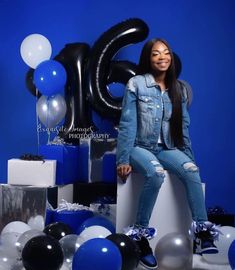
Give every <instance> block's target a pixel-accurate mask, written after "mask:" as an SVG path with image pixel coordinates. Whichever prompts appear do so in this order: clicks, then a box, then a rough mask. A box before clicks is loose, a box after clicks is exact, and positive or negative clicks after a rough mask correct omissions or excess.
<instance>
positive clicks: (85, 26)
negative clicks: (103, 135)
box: [0, 0, 235, 213]
mask: <svg viewBox="0 0 235 270" xmlns="http://www.w3.org/2000/svg"><path fill="white" fill-rule="evenodd" d="M234 8H235V2H234V1H233V0H224V1H213V0H207V1H204V0H191V1H188V0H178V1H174V0H165V1H158V0H152V1H151V0H145V1H143V2H138V1H136V0H129V1H126V0H119V1H110V0H101V1H95V0H86V1H84V0H69V1H64V0H60V1H58V0H51V1H46V0H41V1H29V0H15V1H10V0H0V23H1V27H0V46H1V47H0V85H1V88H0V96H1V99H0V100H1V106H0V112H1V113H0V124H1V133H0V179H1V181H2V182H5V180H6V178H7V160H8V159H9V158H13V157H19V156H20V155H21V154H23V153H26V152H31V153H37V132H36V113H35V104H36V99H35V97H33V96H32V95H31V94H30V93H29V92H28V90H27V89H26V86H25V74H26V72H27V71H28V67H27V66H26V64H25V63H24V62H23V60H22V59H21V56H20V51H19V49H20V45H21V42H22V40H23V39H24V38H25V37H26V36H28V35H29V34H32V33H40V34H42V35H44V36H46V37H47V38H48V39H49V40H50V42H51V44H52V49H53V55H52V57H54V56H55V55H56V54H58V53H59V51H60V50H61V49H62V48H63V47H64V45H65V44H66V43H74V42H86V43H88V44H89V45H91V46H92V44H93V43H94V42H95V41H96V40H97V38H98V37H99V36H100V35H101V34H102V33H103V32H104V31H106V30H107V29H108V28H110V27H112V26H113V25H114V24H116V23H119V22H121V21H123V20H125V19H128V18H134V17H138V18H141V19H143V20H144V21H145V22H146V23H147V24H148V26H149V28H150V34H149V38H152V37H156V36H160V37H164V38H165V39H167V40H168V41H169V43H170V44H171V45H172V47H173V50H174V51H175V52H176V53H177V54H178V55H179V56H180V58H181V60H182V63H183V70H182V73H181V76H180V77H181V79H184V80H187V81H188V82H189V83H190V84H191V85H192V87H193V92H194V99H193V104H192V106H191V108H190V115H191V123H192V125H191V137H192V141H193V148H194V151H195V155H196V159H197V163H198V165H199V167H200V170H201V175H202V179H203V181H204V182H205V183H206V202H207V206H214V205H219V206H222V207H224V208H225V210H227V211H229V212H233V213H235V199H234V195H235V166H234V156H233V154H234V152H235V146H234V142H233V134H234V125H233V124H234V121H233V120H234V119H233V116H234V115H235V107H234V99H235V89H234V82H233V80H234V78H235V68H234V59H235V50H234V48H235V31H234V25H235V16H234ZM142 45H143V44H142V43H139V44H136V45H131V46H129V47H126V48H124V49H122V51H121V52H120V53H119V54H118V57H119V58H122V59H125V60H130V61H133V62H137V61H138V57H139V53H140V49H141V47H142Z"/></svg>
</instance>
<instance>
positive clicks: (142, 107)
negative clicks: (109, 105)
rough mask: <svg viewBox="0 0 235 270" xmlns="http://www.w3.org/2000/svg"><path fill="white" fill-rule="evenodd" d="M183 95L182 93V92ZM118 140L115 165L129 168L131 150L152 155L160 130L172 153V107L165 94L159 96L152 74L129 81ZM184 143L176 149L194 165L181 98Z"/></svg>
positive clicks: (185, 103)
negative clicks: (134, 149)
mask: <svg viewBox="0 0 235 270" xmlns="http://www.w3.org/2000/svg"><path fill="white" fill-rule="evenodd" d="M182 93H183V91H182ZM122 105H123V107H122V114H121V119H120V123H119V133H118V139H117V155H116V158H117V165H119V164H129V155H130V152H131V150H132V148H133V146H140V147H143V148H145V149H148V150H150V151H151V150H152V151H155V150H157V148H158V138H159V136H160V133H161V130H162V135H161V136H162V140H163V141H164V143H165V145H166V148H167V149H175V146H174V143H173V141H172V139H171V135H170V118H171V114H172V103H171V100H170V98H169V96H168V93H167V91H165V92H163V94H162V93H161V90H160V88H159V86H158V85H157V83H156V81H155V80H154V77H153V76H152V75H151V74H145V75H137V76H134V77H132V78H131V79H130V80H129V82H128V83H127V86H126V91H125V95H124V98H123V103H122ZM182 115H183V139H184V146H183V147H182V148H179V149H180V150H181V151H183V152H184V153H185V154H186V155H187V156H188V157H190V158H191V160H192V161H194V155H193V152H192V148H191V141H190V138H189V130H188V127H189V124H190V118H189V114H188V110H187V98H186V97H185V95H184V94H182Z"/></svg>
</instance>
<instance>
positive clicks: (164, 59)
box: [150, 41, 171, 72]
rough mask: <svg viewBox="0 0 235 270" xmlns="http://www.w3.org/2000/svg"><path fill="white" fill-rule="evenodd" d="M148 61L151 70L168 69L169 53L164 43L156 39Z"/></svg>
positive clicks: (169, 63) (160, 70) (162, 70)
mask: <svg viewBox="0 0 235 270" xmlns="http://www.w3.org/2000/svg"><path fill="white" fill-rule="evenodd" d="M150 62H151V67H152V69H153V71H156V72H164V71H167V70H168V68H169V66H170V65H171V54H170V51H169V49H168V47H167V46H166V45H165V44H164V43H162V42H160V41H157V42H156V43H154V44H153V47H152V51H151V56H150Z"/></svg>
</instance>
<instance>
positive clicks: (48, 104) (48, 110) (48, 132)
mask: <svg viewBox="0 0 235 270" xmlns="http://www.w3.org/2000/svg"><path fill="white" fill-rule="evenodd" d="M46 102H47V127H49V125H48V124H49V119H48V118H49V112H50V109H51V108H50V102H49V98H48V97H46ZM50 137H51V133H50V128H48V129H47V144H50Z"/></svg>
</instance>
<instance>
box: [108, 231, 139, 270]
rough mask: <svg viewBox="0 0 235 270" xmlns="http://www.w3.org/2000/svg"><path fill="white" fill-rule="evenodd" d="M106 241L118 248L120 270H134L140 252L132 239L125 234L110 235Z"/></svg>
mask: <svg viewBox="0 0 235 270" xmlns="http://www.w3.org/2000/svg"><path fill="white" fill-rule="evenodd" d="M106 239H108V240H110V241H112V242H113V243H114V244H115V245H116V246H117V247H118V248H119V251H120V253H121V255H122V270H134V269H136V267H137V265H138V263H139V258H140V250H139V248H138V246H137V244H136V243H135V241H133V240H132V239H130V238H129V237H128V236H127V235H125V234H120V233H116V234H110V235H109V236H107V237H106Z"/></svg>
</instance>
